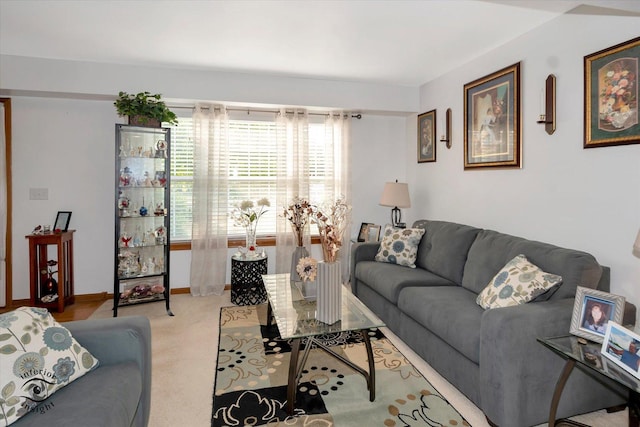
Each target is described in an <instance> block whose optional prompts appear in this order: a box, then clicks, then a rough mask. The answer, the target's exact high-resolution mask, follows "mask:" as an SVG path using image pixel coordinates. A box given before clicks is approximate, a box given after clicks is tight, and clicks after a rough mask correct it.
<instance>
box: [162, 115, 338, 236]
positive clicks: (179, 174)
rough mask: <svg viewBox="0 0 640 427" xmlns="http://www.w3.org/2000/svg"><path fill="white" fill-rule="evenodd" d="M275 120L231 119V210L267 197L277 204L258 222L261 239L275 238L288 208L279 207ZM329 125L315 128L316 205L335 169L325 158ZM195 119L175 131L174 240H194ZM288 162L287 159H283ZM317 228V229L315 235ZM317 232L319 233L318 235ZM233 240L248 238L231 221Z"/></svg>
mask: <svg viewBox="0 0 640 427" xmlns="http://www.w3.org/2000/svg"><path fill="white" fill-rule="evenodd" d="M276 126H277V125H276V122H275V120H239V119H231V120H230V121H229V156H228V159H229V165H228V169H229V181H228V184H229V194H228V199H229V209H228V210H229V212H231V210H232V208H233V206H234V205H236V204H240V203H241V202H242V201H243V200H251V201H253V202H254V204H255V203H256V202H257V201H258V200H259V199H261V198H263V197H266V198H268V199H269V201H270V203H271V206H270V207H268V208H266V210H267V212H266V213H265V214H264V215H263V216H262V217H261V218H260V221H259V222H258V229H257V232H258V235H262V236H264V235H275V232H276V215H277V214H278V213H280V212H281V211H282V209H283V208H284V207H283V206H276V205H275V202H276V176H277V168H278V167H287V165H286V164H284V163H283V162H280V163H279V161H278V158H279V156H278V153H277V145H276ZM324 134H325V126H324V123H310V124H309V156H308V158H309V170H310V177H309V178H310V193H311V194H309V199H310V200H311V201H313V202H318V201H322V200H324V195H325V194H326V188H325V184H324V183H325V179H326V177H332V176H333V174H334V170H333V168H334V166H333V162H332V161H328V160H327V158H326V156H325V152H326V150H325V142H324V140H325V138H324ZM192 135H193V120H192V119H191V118H180V120H179V124H178V126H173V127H172V130H171V139H172V141H171V142H172V144H171V151H170V153H171V240H172V241H189V240H191V212H192V210H191V208H192V188H193V136H192ZM280 158H283V156H280ZM314 230H315V227H314V228H312V233H314ZM315 232H317V230H316V231H315ZM228 233H229V236H238V237H240V236H244V234H245V231H244V229H243V228H242V227H237V226H235V225H234V223H233V221H232V220H231V219H229V223H228Z"/></svg>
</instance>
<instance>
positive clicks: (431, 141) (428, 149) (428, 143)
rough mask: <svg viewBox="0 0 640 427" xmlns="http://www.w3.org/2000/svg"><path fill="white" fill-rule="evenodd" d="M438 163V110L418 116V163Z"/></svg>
mask: <svg viewBox="0 0 640 427" xmlns="http://www.w3.org/2000/svg"><path fill="white" fill-rule="evenodd" d="M435 161H436V110H431V111H427V112H426V113H422V114H420V115H418V163H427V162H435Z"/></svg>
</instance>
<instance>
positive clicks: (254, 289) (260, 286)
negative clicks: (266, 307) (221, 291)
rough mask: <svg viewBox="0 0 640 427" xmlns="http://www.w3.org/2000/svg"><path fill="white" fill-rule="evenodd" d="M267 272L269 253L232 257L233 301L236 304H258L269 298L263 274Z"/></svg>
mask: <svg viewBox="0 0 640 427" xmlns="http://www.w3.org/2000/svg"><path fill="white" fill-rule="evenodd" d="M263 274H267V255H266V254H262V255H259V256H256V257H252V258H244V257H243V256H241V255H233V256H232V257H231V302H232V303H234V304H236V305H258V304H262V303H263V302H265V301H266V300H267V291H266V289H265V288H264V282H263V281H262V275H263Z"/></svg>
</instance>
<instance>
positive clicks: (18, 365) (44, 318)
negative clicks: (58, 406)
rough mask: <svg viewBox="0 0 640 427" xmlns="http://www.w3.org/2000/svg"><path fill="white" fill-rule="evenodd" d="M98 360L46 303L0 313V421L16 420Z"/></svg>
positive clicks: (2, 423)
mask: <svg viewBox="0 0 640 427" xmlns="http://www.w3.org/2000/svg"><path fill="white" fill-rule="evenodd" d="M97 365H98V360H97V359H96V358H95V357H93V356H92V355H91V354H90V353H89V352H88V351H87V350H86V349H84V348H83V347H82V346H81V345H80V344H78V342H77V341H76V340H75V339H74V338H73V337H72V336H71V333H70V332H69V330H68V329H67V328H65V327H63V326H62V325H60V324H59V323H58V322H56V321H55V319H54V318H53V316H51V314H50V313H49V312H48V311H47V309H46V308H34V307H21V308H18V309H16V310H14V311H10V312H8V313H4V314H0V406H1V407H2V408H1V410H0V425H9V424H11V423H13V422H15V421H17V420H18V419H19V418H20V417H22V416H23V415H26V414H27V413H29V411H31V410H33V409H34V408H35V407H36V406H37V405H38V403H40V402H42V401H44V400H45V399H47V398H48V397H50V396H51V395H52V394H53V393H54V392H55V391H56V390H58V389H60V388H62V387H64V386H66V385H67V384H69V383H71V382H72V381H74V380H76V379H78V378H80V377H81V376H83V375H84V374H86V373H87V372H89V371H90V370H91V369H93V368H95V367H96V366H97Z"/></svg>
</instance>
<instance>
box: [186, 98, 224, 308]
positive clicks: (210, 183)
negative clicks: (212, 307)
mask: <svg viewBox="0 0 640 427" xmlns="http://www.w3.org/2000/svg"><path fill="white" fill-rule="evenodd" d="M228 121H229V118H228V115H227V112H226V110H225V109H224V108H218V107H215V106H213V105H197V106H196V108H195V110H194V114H193V130H194V135H193V137H194V156H193V159H194V171H193V224H192V240H191V280H190V282H191V285H190V286H191V294H192V295H194V296H205V295H211V294H215V295H221V294H222V293H223V292H224V286H225V279H226V269H227V258H228V257H227V254H228V251H227V224H228V222H227V220H228V217H229V210H228V176H229V169H228V164H229V161H228V144H229V142H228V125H229V123H228Z"/></svg>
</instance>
